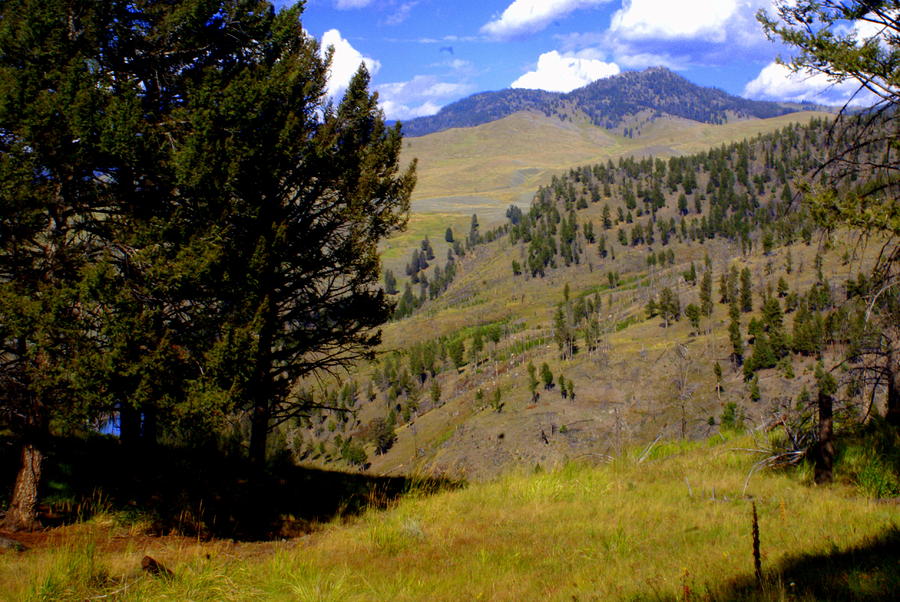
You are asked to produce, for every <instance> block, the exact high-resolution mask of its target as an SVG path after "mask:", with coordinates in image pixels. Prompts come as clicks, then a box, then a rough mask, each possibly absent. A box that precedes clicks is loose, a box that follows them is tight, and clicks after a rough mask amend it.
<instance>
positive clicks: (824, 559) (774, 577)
mask: <svg viewBox="0 0 900 602" xmlns="http://www.w3.org/2000/svg"><path fill="white" fill-rule="evenodd" d="M764 580H765V582H764V583H763V587H762V588H761V589H758V588H757V586H756V581H755V580H754V578H753V577H752V576H747V577H743V578H740V579H736V580H734V581H732V582H730V583H726V584H724V585H723V586H721V587H717V588H712V589H711V592H710V595H709V596H708V598H707V599H711V600H900V527H894V528H892V529H891V530H889V531H888V532H886V533H884V534H882V535H880V536H878V537H876V538H873V539H869V540H866V541H863V542H862V543H860V544H858V545H856V546H854V547H852V548H849V549H846V550H838V549H835V550H833V551H832V552H829V553H824V554H804V555H802V556H797V557H793V558H787V559H785V560H783V561H782V562H781V563H780V564H779V566H778V567H775V569H774V570H770V571H766V575H765V577H764Z"/></svg>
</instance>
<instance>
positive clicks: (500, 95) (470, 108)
mask: <svg viewBox="0 0 900 602" xmlns="http://www.w3.org/2000/svg"><path fill="white" fill-rule="evenodd" d="M818 108H820V107H814V106H812V105H810V106H808V107H802V109H801V108H798V107H796V105H793V106H792V105H788V104H784V103H777V102H767V101H759V100H748V99H746V98H741V97H739V96H734V95H732V94H728V93H726V92H723V91H722V90H719V89H717V88H707V87H703V86H698V85H697V84H694V83H692V82H690V81H688V80H687V79H685V78H683V77H681V76H680V75H678V74H676V73H673V72H672V71H670V70H669V69H666V68H665V67H651V68H649V69H645V70H644V71H627V72H625V73H620V74H619V75H614V76H612V77H608V78H604V79H599V80H597V81H595V82H593V83H591V84H588V85H587V86H584V87H583V88H578V89H577V90H573V91H571V92H569V93H566V94H561V93H556V92H545V91H543V90H519V89H510V90H501V91H499V92H482V93H480V94H475V95H473V96H469V97H468V98H464V99H462V100H460V101H458V102H455V103H452V104H450V105H447V106H446V107H444V108H443V109H441V110H440V111H439V112H438V113H437V114H436V115H432V116H429V117H419V118H417V119H412V120H410V121H408V122H404V124H403V131H404V134H405V135H406V136H409V137H415V136H424V135H426V134H431V133H434V132H439V131H442V130H446V129H450V128H460V127H472V126H476V125H481V124H483V123H488V122H491V121H495V120H497V119H501V118H503V117H506V116H508V115H511V114H513V113H516V112H518V111H524V110H533V111H539V112H542V113H544V114H545V115H547V116H551V115H553V116H556V117H558V118H560V119H562V120H567V119H571V118H574V117H577V116H580V115H583V116H585V117H586V118H587V119H588V120H589V121H590V122H592V123H593V124H594V125H597V126H600V127H604V128H606V129H615V128H618V127H621V126H623V125H627V123H628V119H629V117H632V116H636V115H638V114H641V113H643V112H645V111H649V118H650V119H654V118H657V117H661V116H663V115H670V116H674V117H682V118H684V119H690V120H693V121H699V122H702V123H712V124H719V123H724V122H726V121H728V120H729V119H734V118H738V119H750V118H759V119H764V118H768V117H776V116H778V115H784V114H787V113H792V112H795V111H798V110H810V109H818Z"/></svg>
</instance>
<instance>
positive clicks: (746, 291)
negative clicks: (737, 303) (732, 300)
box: [741, 267, 753, 313]
mask: <svg viewBox="0 0 900 602" xmlns="http://www.w3.org/2000/svg"><path fill="white" fill-rule="evenodd" d="M752 279H753V276H752V275H751V274H750V268H747V267H745V268H744V269H743V270H741V311H742V312H745V313H746V312H749V311H753V289H752Z"/></svg>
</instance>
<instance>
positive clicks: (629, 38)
mask: <svg viewBox="0 0 900 602" xmlns="http://www.w3.org/2000/svg"><path fill="white" fill-rule="evenodd" d="M770 4H771V0H680V1H678V2H674V1H672V0H624V1H623V5H622V8H620V9H619V10H617V11H616V12H615V13H613V16H612V18H611V21H610V26H609V29H608V30H607V31H606V32H604V33H603V34H602V38H603V41H602V46H603V47H604V48H606V49H607V50H608V53H609V55H610V56H612V57H613V59H614V60H615V61H616V62H617V63H618V64H620V65H623V66H626V67H630V68H639V67H647V66H653V65H665V66H667V67H670V68H672V69H683V68H688V67H691V66H698V65H717V64H723V63H728V62H730V61H731V60H733V57H734V52H735V50H736V49H738V48H739V49H740V52H741V56H742V58H743V59H744V60H748V61H750V60H759V61H762V60H767V59H768V58H769V57H771V52H772V45H771V44H770V43H769V42H768V40H766V37H765V35H764V34H763V33H762V29H761V28H760V26H759V24H758V23H757V22H756V16H755V15H756V11H757V10H758V9H759V8H763V7H765V6H769V5H770ZM573 41H577V40H573Z"/></svg>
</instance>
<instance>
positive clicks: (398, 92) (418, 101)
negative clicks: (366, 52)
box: [377, 75, 472, 119]
mask: <svg viewBox="0 0 900 602" xmlns="http://www.w3.org/2000/svg"><path fill="white" fill-rule="evenodd" d="M377 89H378V98H379V100H380V102H381V108H382V109H383V110H384V114H385V115H386V116H387V117H388V119H412V118H414V117H422V116H424V115H434V114H435V113H437V112H438V111H439V110H440V109H441V107H442V106H443V104H444V103H445V102H446V101H448V100H450V99H453V98H459V97H460V96H463V95H465V94H469V93H471V92H472V87H471V86H470V85H469V84H465V83H452V82H443V81H440V80H438V78H436V77H434V76H432V75H417V76H415V77H414V78H412V79H411V80H409V81H406V82H394V83H387V84H381V85H379V86H377Z"/></svg>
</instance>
